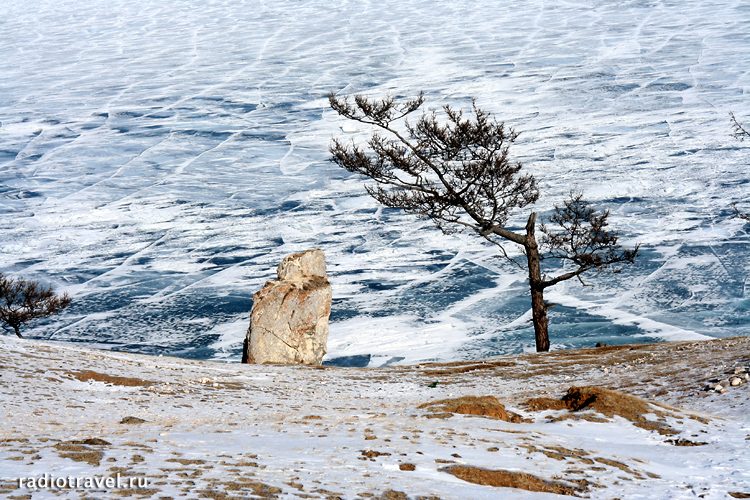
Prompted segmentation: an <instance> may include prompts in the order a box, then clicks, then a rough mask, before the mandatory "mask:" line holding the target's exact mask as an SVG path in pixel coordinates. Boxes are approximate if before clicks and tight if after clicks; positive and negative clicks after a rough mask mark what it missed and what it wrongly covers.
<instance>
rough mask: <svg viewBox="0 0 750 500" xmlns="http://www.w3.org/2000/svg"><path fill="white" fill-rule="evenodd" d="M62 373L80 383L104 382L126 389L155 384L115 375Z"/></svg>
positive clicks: (82, 372)
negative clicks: (90, 381)
mask: <svg viewBox="0 0 750 500" xmlns="http://www.w3.org/2000/svg"><path fill="white" fill-rule="evenodd" d="M63 373H64V374H65V375H67V376H69V377H71V378H74V379H76V380H80V381H81V382H88V381H89V380H93V381H94V382H104V383H106V384H112V385H122V386H126V387H137V386H147V385H153V384H155V383H156V382H152V381H150V380H143V379H140V378H132V377H118V376H116V375H107V374H106V373H98V372H95V371H91V370H79V371H65V372H63Z"/></svg>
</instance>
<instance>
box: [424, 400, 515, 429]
mask: <svg viewBox="0 0 750 500" xmlns="http://www.w3.org/2000/svg"><path fill="white" fill-rule="evenodd" d="M419 408H434V409H435V410H439V411H440V412H442V413H446V412H447V413H460V414H463V415H477V416H483V417H490V418H497V419H500V420H503V421H505V422H514V423H519V422H521V421H522V420H521V417H520V416H519V415H517V414H515V413H513V412H508V411H507V410H506V409H505V406H503V404H502V403H500V401H498V399H497V398H496V397H494V396H481V397H480V396H463V397H460V398H456V399H441V400H440V401H434V402H430V403H425V404H422V405H419Z"/></svg>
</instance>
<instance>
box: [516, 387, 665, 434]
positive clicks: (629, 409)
mask: <svg viewBox="0 0 750 500" xmlns="http://www.w3.org/2000/svg"><path fill="white" fill-rule="evenodd" d="M525 404H526V406H528V407H529V409H531V410H532V411H541V410H568V411H571V412H578V411H582V410H594V411H596V412H598V413H601V414H602V415H604V416H606V417H612V416H614V415H618V416H620V417H622V418H624V419H626V420H629V421H631V422H633V423H634V425H636V426H637V427H641V428H643V429H647V430H655V431H657V432H659V434H678V432H677V431H675V430H674V429H672V428H671V427H669V426H668V425H667V424H666V423H665V422H664V421H663V417H664V416H665V415H666V413H665V412H664V411H661V410H657V409H654V408H653V407H652V406H651V405H650V404H649V402H648V401H646V400H645V399H641V398H639V397H637V396H630V395H629V394H623V393H621V392H618V391H614V390H612V389H605V388H603V387H596V386H590V387H575V386H573V387H571V388H570V389H568V392H567V394H565V395H564V396H563V397H562V398H561V399H554V398H531V399H529V400H527V401H526V403H525ZM649 413H653V414H655V415H656V416H657V417H659V419H660V420H659V421H652V420H646V418H645V417H644V415H646V414H649ZM556 420H557V419H556ZM560 420H562V418H561V419H560Z"/></svg>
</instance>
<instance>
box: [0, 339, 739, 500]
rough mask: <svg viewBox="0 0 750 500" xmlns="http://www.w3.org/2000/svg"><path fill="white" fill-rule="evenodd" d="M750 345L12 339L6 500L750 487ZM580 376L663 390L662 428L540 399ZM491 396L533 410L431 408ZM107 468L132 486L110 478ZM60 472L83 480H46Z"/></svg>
mask: <svg viewBox="0 0 750 500" xmlns="http://www.w3.org/2000/svg"><path fill="white" fill-rule="evenodd" d="M748 347H750V338H748V337H740V338H735V339H721V340H713V341H705V342H674V343H661V344H651V345H636V346H620V347H609V348H600V349H584V350H570V351H558V352H554V353H547V354H535V353H534V354H521V355H514V356H503V357H496V358H492V359H485V360H481V361H474V362H463V363H450V364H424V365H415V366H399V367H387V368H367V369H361V368H339V367H327V368H326V367H323V368H312V367H299V366H258V365H240V364H224V363H216V362H211V361H197V360H186V359H179V358H171V357H153V356H145V355H138V354H127V353H115V352H110V351H98V350H91V349H86V348H81V347H79V346H78V345H74V344H66V343H51V342H49V343H48V342H39V341H22V340H19V339H16V338H11V337H7V336H2V337H0V364H1V365H2V373H1V375H2V376H1V377H0V495H5V497H6V498H31V499H34V500H36V499H44V498H71V499H81V498H89V499H102V498H107V499H109V498H122V497H135V498H143V497H148V498H153V499H164V498H214V499H226V498H259V497H260V498H279V499H296V498H324V499H337V498H338V499H344V500H356V499H365V498H372V497H373V496H375V497H377V498H384V499H390V500H400V499H403V500H405V499H406V498H409V499H410V500H417V499H420V498H432V499H435V498H440V499H444V500H447V499H461V500H465V499H496V498H528V499H532V498H534V499H544V498H562V497H560V496H554V495H553V494H551V493H540V492H531V491H526V490H523V489H508V488H503V487H496V486H488V485H482V484H474V483H471V482H466V481H463V480H461V479H459V478H458V477H455V476H454V475H451V474H450V473H449V472H448V471H449V470H451V467H464V468H466V469H467V470H468V469H469V468H474V469H471V470H477V469H482V470H491V471H498V470H502V471H507V472H510V473H517V474H518V473H523V474H528V475H532V476H534V477H536V478H539V479H541V480H543V481H547V482H555V483H557V484H558V485H565V486H567V487H569V488H571V489H572V488H580V491H578V492H577V493H576V494H577V495H580V496H583V497H586V498H595V499H600V498H601V499H612V498H622V499H628V500H631V499H648V500H651V499H655V498H658V499H694V498H705V499H726V498H730V496H729V495H730V494H731V495H732V497H734V498H747V495H750V457H749V456H748V454H747V453H746V451H747V446H748V444H747V443H748V441H747V440H748V439H750V422H749V421H748V419H747V413H748V409H749V407H748V402H749V401H750V398H749V396H750V383H745V384H742V385H740V386H738V387H734V388H731V389H730V390H729V391H728V392H726V393H724V394H719V393H713V394H709V393H707V392H704V391H702V389H703V387H704V386H705V384H706V383H707V381H708V380H710V379H712V378H714V377H717V376H721V375H722V374H724V373H725V372H726V371H732V370H733V369H734V368H735V367H737V366H744V367H747V366H748V364H750V356H748V352H749V351H748ZM434 382H438V384H437V385H435V384H434ZM433 385H434V387H431V386H433ZM571 386H602V387H608V388H611V389H617V390H619V391H622V392H623V393H627V394H631V395H635V396H639V397H641V398H644V400H643V401H641V402H642V403H643V404H644V405H645V408H646V410H645V412H643V414H644V415H645V419H646V422H642V423H644V424H646V425H645V427H643V426H640V427H639V426H637V425H636V423H637V422H636V421H634V420H632V419H631V420H628V419H626V418H622V417H619V416H612V417H609V418H605V417H604V415H603V414H602V413H600V412H597V411H592V410H584V411H581V412H574V413H569V412H567V411H565V410H562V411H552V410H544V411H532V409H530V408H529V407H527V406H524V404H523V403H524V402H525V401H526V400H528V398H531V397H540V396H548V397H552V398H559V397H560V396H562V395H563V394H564V393H565V391H566V390H567V389H568V388H569V387H571ZM488 395H491V396H495V397H497V398H498V399H499V401H500V402H502V403H503V404H504V405H505V407H506V409H507V410H510V411H513V412H516V413H518V414H519V415H520V416H521V417H524V418H525V419H526V420H527V421H526V422H519V423H509V422H505V421H501V420H497V419H492V418H487V417H482V416H471V415H459V414H454V415H451V414H445V413H441V412H440V410H439V409H431V408H424V407H420V406H421V405H422V404H424V403H429V402H434V401H437V400H442V399H449V398H457V397H461V396H488ZM665 403H666V404H667V405H670V406H671V407H672V408H673V409H667V408H665V406H664V404H665ZM602 411H603V410H602ZM615 411H617V410H615ZM660 413H661V414H662V416H659V414H660ZM553 416H554V417H563V419H559V420H558V421H555V422H553V421H551V419H550V418H549V417H553ZM565 417H574V418H565ZM134 419H140V423H138V422H139V421H138V420H134ZM649 424H658V425H661V426H668V427H669V429H667V430H668V431H670V432H672V434H662V433H660V432H659V431H658V429H654V428H650V427H649ZM664 430H665V427H662V431H664ZM678 444H680V445H679V446H678ZM690 445H692V446H690ZM108 477H112V478H113V479H112V480H111V481H113V482H114V481H117V480H118V477H119V481H120V483H119V485H120V487H118V486H117V483H113V487H109V488H108V487H106V485H105V486H101V487H98V486H96V483H95V481H106V478H108ZM45 478H46V479H45ZM60 478H62V482H63V483H64V484H65V485H69V484H73V488H68V487H67V486H65V487H60V488H58V487H49V486H46V487H45V486H42V487H40V481H41V482H42V485H44V484H46V483H44V481H58V480H60ZM20 479H22V480H23V483H22V484H23V487H21V484H20V483H19V480H20ZM131 479H132V480H133V485H134V487H133V488H130V487H129V486H130V480H131ZM32 481H33V482H32ZM71 481H72V482H71ZM77 481H80V483H77ZM87 481H89V482H92V485H91V487H87V483H86V482H87ZM61 484H62V483H61ZM30 485H31V486H30ZM139 485H140V486H142V487H141V488H139ZM742 495H745V496H742Z"/></svg>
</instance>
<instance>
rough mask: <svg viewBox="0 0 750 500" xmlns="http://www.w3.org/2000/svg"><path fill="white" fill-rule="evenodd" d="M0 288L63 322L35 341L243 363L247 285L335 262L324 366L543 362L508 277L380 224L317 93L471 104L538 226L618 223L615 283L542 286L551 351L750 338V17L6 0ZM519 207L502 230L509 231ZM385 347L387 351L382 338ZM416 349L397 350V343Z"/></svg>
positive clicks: (393, 216) (475, 4) (414, 226)
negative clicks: (568, 208)
mask: <svg viewBox="0 0 750 500" xmlns="http://www.w3.org/2000/svg"><path fill="white" fill-rule="evenodd" d="M2 7H3V9H2V11H3V12H2V16H1V19H0V26H1V29H0V231H1V232H2V238H0V270H2V271H3V272H7V273H16V274H19V275H23V276H27V277H30V278H39V279H44V280H51V281H52V282H53V284H54V285H55V286H57V287H58V288H60V289H66V290H68V291H69V292H70V293H71V294H72V295H73V296H74V299H75V303H74V306H73V307H71V308H70V309H69V310H68V311H66V313H65V314H64V315H62V316H59V317H56V318H55V319H54V320H52V321H51V322H50V323H48V324H46V325H41V326H39V327H38V328H37V329H35V330H34V331H33V332H29V334H30V335H31V336H32V337H36V338H41V339H54V340H65V341H74V342H84V343H86V344H87V345H89V346H98V347H103V348H108V349H115V350H129V351H137V352H141V353H151V354H159V353H164V354H170V355H177V356H186V357H191V358H197V359H239V355H240V348H241V342H242V337H243V334H244V331H245V329H246V328H247V320H248V318H249V311H250V307H251V299H252V293H253V292H254V291H256V290H258V289H260V287H261V286H262V285H263V282H264V281H265V280H266V279H269V278H271V277H272V276H273V272H274V268H275V266H276V265H277V264H278V262H279V261H280V260H281V258H282V257H283V256H284V255H288V254H290V253H293V252H297V251H301V250H304V249H307V248H323V249H324V250H325V251H326V254H327V257H328V262H329V266H330V275H331V281H332V283H333V287H334V308H333V316H332V326H331V344H330V347H331V349H330V353H329V357H330V358H331V359H333V358H340V357H345V356H349V357H353V356H357V358H354V359H356V360H359V361H358V362H360V363H366V362H369V363H370V364H371V365H382V364H386V363H397V362H404V363H406V362H417V361H420V360H448V359H471V358H474V359H476V358H478V357H483V356H490V355H496V354H502V353H509V352H520V351H522V350H524V349H528V348H529V347H530V346H532V345H533V334H532V332H531V327H530V324H529V323H528V322H527V320H528V314H527V311H528V309H529V300H528V298H527V290H526V284H525V282H524V275H523V272H522V271H521V270H519V269H518V268H517V267H515V266H513V265H512V264H508V263H507V262H504V261H501V260H498V259H495V258H494V256H496V252H495V251H494V250H493V249H492V248H488V247H487V246H485V245H483V244H482V243H481V242H479V241H478V239H476V238H472V237H470V236H469V235H459V236H455V237H443V236H442V235H440V234H439V233H438V231H437V230H436V229H434V228H432V227H431V226H430V224H429V223H427V222H419V221H415V220H414V219H413V218H412V217H408V216H404V215H403V214H401V213H398V212H395V211H392V210H383V209H381V208H379V207H378V206H376V205H375V204H374V203H373V202H372V201H371V200H370V199H369V198H368V197H367V196H366V195H365V192H364V190H363V187H362V182H361V181H360V180H359V179H356V178H354V177H353V176H351V175H348V174H347V173H346V172H343V171H339V170H337V169H336V167H335V166H334V165H332V164H330V163H329V162H328V161H327V156H328V153H327V146H328V144H329V142H330V140H331V137H333V136H343V137H345V138H346V137H351V138H353V139H357V140H360V139H362V138H363V137H365V136H366V135H367V134H368V132H369V131H368V130H366V129H363V128H358V127H354V126H352V125H351V124H347V123H345V122H343V121H342V120H340V119H339V118H338V117H337V116H336V115H335V113H333V112H332V111H331V110H329V109H328V106H327V101H326V99H325V95H326V93H328V92H329V91H335V92H338V93H340V94H353V93H356V92H366V93H369V94H371V95H374V96H383V95H385V94H386V93H389V92H390V93H392V94H394V95H398V96H406V97H411V96H414V95H416V93H417V92H418V91H419V90H421V89H423V90H425V92H426V97H427V99H428V107H430V108H433V109H434V108H439V107H440V106H441V105H442V104H445V103H448V104H451V105H453V106H458V107H461V106H463V107H468V106H469V104H470V98H472V97H475V98H476V99H477V104H478V105H479V106H481V107H482V108H484V109H487V110H489V111H492V112H494V113H496V114H497V115H498V117H499V118H500V119H501V120H505V121H506V123H507V124H508V125H510V126H513V127H515V128H516V130H518V131H519V132H521V138H520V140H519V143H518V144H517V147H516V148H515V150H514V151H515V154H516V155H517V157H518V158H519V159H520V160H522V161H523V162H524V163H525V164H526V166H527V168H528V169H529V170H530V171H531V172H533V173H534V174H535V175H537V177H538V178H539V180H540V182H541V185H542V198H541V201H540V203H539V204H538V206H537V209H538V210H539V211H540V212H541V213H542V214H544V213H545V212H548V211H549V210H550V209H551V208H552V206H553V205H554V204H555V203H559V202H560V200H561V198H562V197H563V196H564V195H566V194H567V193H568V192H569V191H570V190H571V189H573V190H578V189H584V190H585V191H586V193H587V196H588V197H589V198H590V199H591V200H592V201H594V202H595V203H596V204H597V206H600V207H609V208H611V209H612V214H613V215H612V218H613V223H614V224H615V225H616V226H617V227H618V228H620V229H622V231H623V235H624V243H625V244H627V245H631V246H632V245H634V244H635V243H636V242H640V243H641V244H642V247H641V248H642V250H643V251H642V256H641V258H640V259H639V260H638V262H637V263H636V265H635V266H633V267H632V268H631V269H628V270H627V271H626V272H624V273H622V274H620V275H616V276H613V277H612V276H610V277H601V278H597V277H591V278H590V282H591V283H592V284H594V285H595V287H594V288H590V289H589V288H583V287H581V286H580V285H579V284H577V283H573V282H569V283H566V284H564V285H561V286H558V287H556V288H555V289H553V290H550V293H549V294H548V299H549V300H550V301H551V302H554V303H556V304H557V307H555V309H554V310H552V312H551V321H552V325H551V334H552V342H553V348H563V347H580V346H591V345H594V344H595V343H596V342H598V341H605V342H608V343H610V344H615V343H625V342H633V341H649V340H658V339H683V340H684V339H700V338H706V337H707V336H708V337H726V336H732V335H745V334H750V319H749V316H748V314H747V312H748V306H749V304H750V303H749V302H748V300H749V299H748V291H747V288H748V269H749V268H750V260H749V259H750V252H749V251H748V233H747V229H748V226H747V224H744V223H743V222H742V221H740V220H738V219H736V218H733V217H732V214H733V211H732V209H731V203H732V202H740V203H742V202H744V201H747V200H748V199H750V191H748V178H747V165H748V158H750V143H748V142H744V143H740V142H738V141H736V140H734V139H732V138H731V137H730V124H729V116H728V113H729V112H730V111H734V112H735V113H736V115H737V116H738V118H739V119H740V120H743V121H745V122H746V123H750V106H749V102H750V101H748V92H749V91H750V72H749V71H748V66H747V61H750V36H748V26H750V7H748V5H747V2H742V1H735V0H721V1H718V0H696V1H691V2H690V3H689V5H686V4H685V3H684V2H672V1H666V0H654V1H650V2H643V1H635V0H633V1H623V0H593V1H589V2H548V1H544V0H529V1H525V2H514V3H511V4H507V5H505V4H503V5H499V4H498V2H495V1H490V0H481V1H471V2H469V1H453V2H449V3H448V2H440V3H439V4H436V3H435V2H434V1H428V0H413V1H408V2H405V1H401V0H383V1H378V2H369V1H357V2H351V1H348V0H336V1H331V0H325V1H321V0H310V1H304V2H299V1H291V0H281V1H274V2H266V1H262V0H246V1H243V0H231V1H229V0H217V1H212V2H202V1H198V0H176V1H171V2H166V3H165V2H161V1H156V0H136V1H112V0H106V1H105V0H87V1H85V2H81V1H78V0H55V1H54V2H52V1H44V0H30V1H26V0H24V1H19V0H6V1H4V2H3V5H2ZM524 220H525V214H520V213H519V214H518V216H517V217H516V219H515V220H514V224H515V225H521V224H523V222H524ZM373 339H377V341H376V342H375V341H373ZM405 339H406V340H405Z"/></svg>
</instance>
